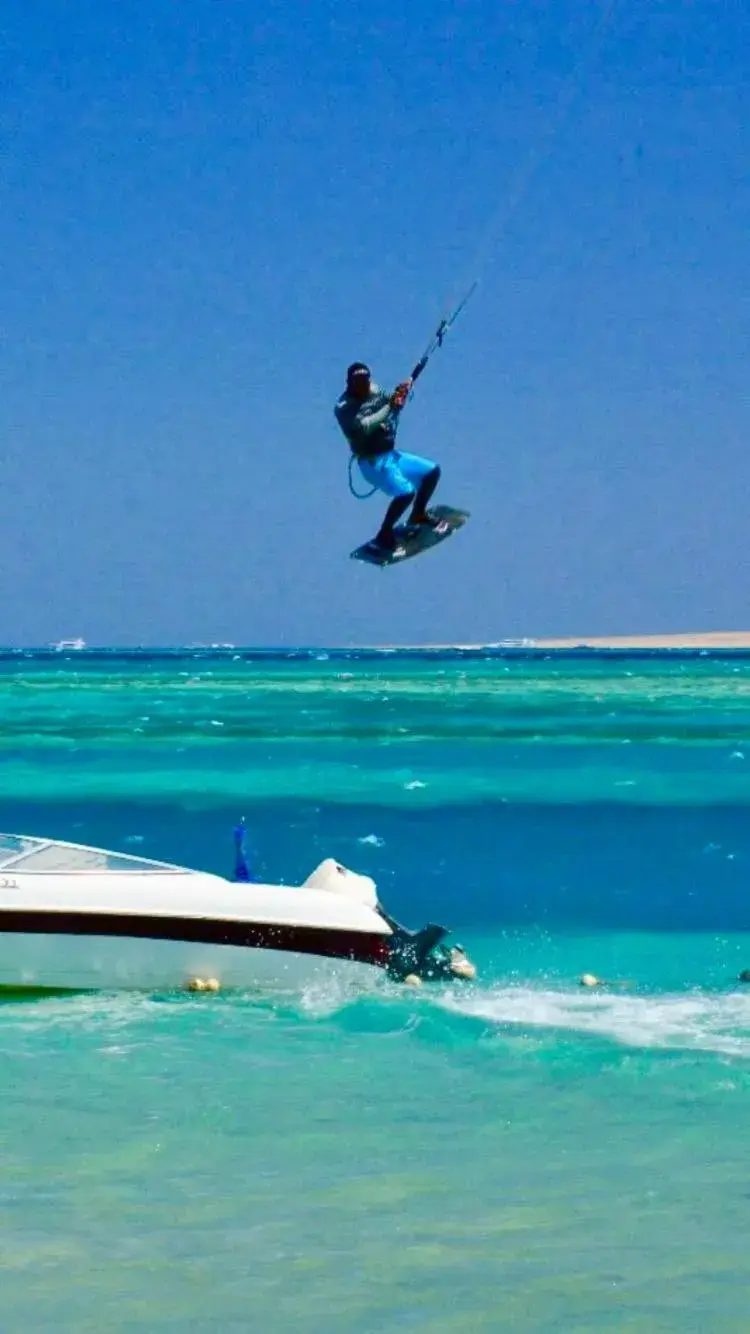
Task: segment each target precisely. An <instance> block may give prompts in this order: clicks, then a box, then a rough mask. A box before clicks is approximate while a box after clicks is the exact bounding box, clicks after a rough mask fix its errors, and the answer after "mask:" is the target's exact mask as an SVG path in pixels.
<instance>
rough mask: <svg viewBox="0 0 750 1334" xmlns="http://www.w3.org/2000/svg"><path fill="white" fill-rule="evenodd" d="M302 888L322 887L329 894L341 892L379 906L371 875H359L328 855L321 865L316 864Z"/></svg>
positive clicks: (373, 906) (368, 904)
mask: <svg viewBox="0 0 750 1334" xmlns="http://www.w3.org/2000/svg"><path fill="white" fill-rule="evenodd" d="M302 888H303V889H322V890H325V892H326V893H328V894H340V895H342V896H343V897H344V898H347V899H354V900H355V901H356V902H357V903H364V904H366V905H367V907H368V908H377V906H378V894H377V889H376V886H375V881H374V880H371V879H370V877H369V875H359V874H358V873H357V872H356V871H350V870H348V868H347V867H346V866H342V865H341V863H340V862H337V861H334V859H333V857H327V858H326V860H325V861H323V862H321V863H320V866H316V868H315V870H314V871H313V873H312V875H309V876H308V877H307V880H306V881H305V883H304V884H303V886H302Z"/></svg>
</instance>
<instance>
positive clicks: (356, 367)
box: [346, 361, 372, 388]
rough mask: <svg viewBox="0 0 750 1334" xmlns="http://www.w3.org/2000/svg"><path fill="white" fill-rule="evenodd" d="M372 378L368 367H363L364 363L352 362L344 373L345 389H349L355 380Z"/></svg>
mask: <svg viewBox="0 0 750 1334" xmlns="http://www.w3.org/2000/svg"><path fill="white" fill-rule="evenodd" d="M365 377H366V378H367V379H368V380H370V379H371V378H372V375H371V371H370V367H369V366H367V365H365V363H364V361H353V362H352V364H351V366H349V368H348V369H347V372H346V383H347V387H349V388H351V386H352V385H353V384H354V381H355V380H359V379H365Z"/></svg>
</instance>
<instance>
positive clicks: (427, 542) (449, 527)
mask: <svg viewBox="0 0 750 1334" xmlns="http://www.w3.org/2000/svg"><path fill="white" fill-rule="evenodd" d="M427 513H428V514H429V515H430V518H432V519H436V520H437V524H438V526H437V527H436V528H431V527H429V526H428V525H427V524H421V525H419V526H417V527H414V528H410V527H409V526H408V524H406V525H404V524H400V525H398V526H397V527H396V528H394V530H393V531H394V533H395V535H396V546H395V548H394V550H393V551H383V550H381V549H380V548H378V547H377V546H374V545H373V543H372V541H370V542H365V543H364V545H363V546H361V547H357V549H356V551H352V552H351V553H350V554H351V559H352V560H361V561H364V562H365V564H367V565H379V566H380V568H381V569H385V567H386V565H400V564H401V562H402V561H404V560H411V558H412V556H419V555H421V553H422V552H423V551H429V550H430V549H431V548H432V547H437V546H440V543H441V542H444V541H445V539H446V538H447V537H452V535H453V533H455V532H458V529H459V528H463V526H464V524H465V523H466V520H467V519H468V518H469V514H468V512H467V511H466V510H454V509H452V508H451V506H450V505H436V506H435V508H434V509H431V510H428V511H427Z"/></svg>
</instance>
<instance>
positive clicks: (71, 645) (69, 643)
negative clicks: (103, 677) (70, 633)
mask: <svg viewBox="0 0 750 1334" xmlns="http://www.w3.org/2000/svg"><path fill="white" fill-rule="evenodd" d="M85 647H86V640H85V639H61V640H60V642H59V644H50V648H52V649H54V650H55V653H65V652H67V651H68V650H72V651H73V652H74V653H80V651H81V649H84V648H85Z"/></svg>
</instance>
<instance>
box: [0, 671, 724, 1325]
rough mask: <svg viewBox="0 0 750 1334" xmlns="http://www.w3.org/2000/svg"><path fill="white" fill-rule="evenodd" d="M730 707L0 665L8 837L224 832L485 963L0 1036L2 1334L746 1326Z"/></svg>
mask: <svg viewBox="0 0 750 1334" xmlns="http://www.w3.org/2000/svg"><path fill="white" fill-rule="evenodd" d="M748 700H750V664H748V663H746V662H745V661H744V660H736V659H731V660H729V661H721V660H714V659H710V658H709V659H706V658H700V659H699V658H695V659H693V660H688V661H685V660H684V659H680V658H678V659H670V660H669V661H667V662H666V663H665V662H663V661H662V660H661V659H657V660H654V659H645V660H643V661H640V660H637V659H631V658H625V659H624V660H621V659H615V660H613V659H611V658H609V659H607V658H605V659H601V658H594V659H593V660H591V661H589V660H585V661H581V660H576V659H574V660H569V661H560V660H557V659H555V660H554V661H552V662H544V661H542V660H538V659H536V658H532V659H528V660H524V659H519V658H514V659H512V660H510V661H508V660H505V659H503V658H502V657H496V658H495V659H494V660H488V659H486V658H484V659H483V658H477V657H471V656H469V657H467V656H466V655H464V656H458V657H456V658H455V659H451V658H450V657H446V656H445V655H443V656H440V657H437V658H430V659H428V660H427V661H424V660H422V659H420V658H419V657H416V658H411V659H409V660H408V661H402V660H400V659H397V658H396V659H394V658H393V657H392V656H389V657H388V658H387V659H385V660H384V659H381V658H377V657H375V658H373V657H369V658H368V659H367V660H365V661H364V662H362V661H357V660H355V659H354V658H350V659H347V660H342V659H341V658H340V657H337V656H336V655H329V657H328V658H327V659H324V660H322V661H316V660H315V658H314V657H310V656H304V655H303V656H300V658H299V659H298V660H297V661H294V662H283V661H280V660H279V659H278V657H277V658H272V659H270V660H267V661H253V660H249V661H248V660H247V659H246V658H243V657H240V658H238V659H236V660H234V659H233V657H232V656H231V655H224V656H215V657H213V658H211V657H207V656H205V655H199V656H198V657H191V658H187V657H185V658H182V659H181V658H179V657H177V656H172V657H169V658H166V657H164V658H161V659H157V660H148V659H136V660H135V661H132V660H131V661H122V660H121V659H119V658H104V659H103V660H100V661H97V662H93V663H89V662H88V661H87V660H86V659H85V658H82V655H71V659H70V660H69V661H68V662H65V661H61V660H60V659H59V658H52V659H50V658H41V659H38V660H33V659H24V660H21V661H19V660H18V659H17V658H12V659H9V660H6V661H5V662H4V663H2V664H0V718H2V720H3V721H2V729H1V730H0V827H3V828H6V829H11V830H23V831H24V832H29V833H49V834H52V835H53V836H60V837H69V838H73V839H76V840H80V841H91V842H100V843H103V844H104V845H106V846H112V847H119V848H122V849H123V850H125V851H141V852H143V853H144V854H145V855H152V856H159V857H165V858H168V859H169V858H174V859H176V860H184V861H185V862H186V863H188V864H191V865H203V866H206V867H209V868H211V869H217V870H225V871H227V872H228V871H229V870H230V868H231V828H232V825H233V823H234V821H235V820H236V817H237V816H238V815H239V814H243V813H244V814H245V815H246V816H247V817H248V821H249V824H250V829H251V835H252V844H253V854H254V860H255V870H256V873H257V874H263V875H268V876H278V877H279V878H283V879H286V880H289V881H292V880H294V879H296V878H299V877H300V876H304V875H305V874H307V873H308V872H309V871H310V870H311V869H312V867H313V866H314V865H315V863H316V862H317V861H318V860H320V858H321V857H322V856H324V855H329V854H332V855H335V856H337V857H339V858H341V859H342V860H343V861H344V862H346V863H347V864H349V865H351V866H354V867H355V868H357V869H362V870H365V871H368V872H369V873H371V874H373V875H375V877H376V879H377V880H378V883H379V885H380V887H381V891H382V894H383V898H384V900H385V901H386V903H387V904H388V906H389V907H390V908H391V909H392V910H393V911H394V912H396V914H397V915H399V916H400V917H402V918H403V919H405V920H406V921H408V922H409V923H410V924H413V925H420V924H421V923H422V922H423V921H424V920H427V919H428V918H431V919H433V920H439V921H444V922H445V924H446V925H448V926H451V927H453V928H454V929H455V930H456V931H457V932H458V935H459V938H460V939H461V941H462V943H463V944H465V945H466V946H467V948H468V949H469V951H470V953H471V955H472V957H474V958H475V960H476V961H477V963H478V965H479V969H480V980H479V982H478V984H477V985H476V986H475V987H455V988H440V987H438V988H429V989H428V988H425V989H424V990H422V991H421V992H407V991H403V990H399V989H397V988H394V987H392V986H389V985H383V986H382V987H381V988H380V989H379V990H378V992H377V993H376V994H375V995H362V994H358V993H357V992H356V991H344V990H340V989H338V988H337V987H335V986H333V985H332V984H331V983H330V981H329V980H328V979H327V977H326V975H325V973H324V972H321V976H320V979H319V981H318V983H317V985H315V986H312V987H310V988H309V989H308V990H307V991H306V992H304V993H301V994H298V995H294V994H292V995H283V996H282V995H279V996H253V995H242V996H229V995H226V996H218V997H209V996H191V997H188V996H164V997H127V996H126V997H117V996H114V997H80V998H75V999H68V1000H64V1001H63V1000H47V1001H41V1002H35V1003H29V1004H15V1003H14V1004H6V1005H5V1006H3V1007H2V1010H1V1011H0V1018H1V1019H2V1031H1V1035H0V1043H1V1044H2V1056H3V1068H4V1071H5V1072H6V1079H5V1086H4V1097H3V1102H2V1107H1V1108H0V1132H1V1133H2V1144H3V1150H4V1152H3V1155H2V1159H0V1217H1V1219H2V1237H3V1278H2V1287H1V1288H0V1315H2V1321H1V1322H0V1328H2V1330H3V1334H5V1331H6V1330H7V1331H8V1332H9V1334H15V1331H16V1330H19V1331H20V1330H21V1329H24V1330H26V1329H29V1328H31V1329H35V1330H50V1331H52V1330H55V1331H68V1330H70V1331H73V1330H75V1331H81V1330H83V1331H86V1330H92V1331H93V1330H97V1331H99V1330H101V1329H103V1328H106V1329H108V1330H110V1329H111V1330H117V1331H131V1330H159V1331H161V1330H165V1331H168V1330H172V1329H174V1330H177V1329H178V1328H179V1329H180V1330H181V1331H184V1330H186V1329H187V1330H196V1331H201V1330H206V1331H207V1330H222V1331H224V1330H237V1331H240V1330H245V1329H248V1328H256V1327H257V1328H263V1327H266V1328H272V1329H274V1330H277V1329H278V1330H284V1329H289V1330H295V1331H303V1332H307V1331H309V1332H310V1334H313V1332H314V1334H317V1332H318V1331H320V1332H321V1334H323V1331H326V1332H328V1331H333V1332H334V1334H338V1332H339V1331H341V1334H350V1331H351V1332H352V1334H354V1332H355V1331H356V1332H357V1334H359V1332H360V1331H372V1332H373V1334H374V1332H375V1331H383V1332H384V1334H385V1331H390V1330H401V1329H403V1330H409V1331H411V1330H413V1331H419V1332H420V1334H423V1332H425V1334H426V1332H428V1331H430V1332H431V1331H436V1332H437V1331H440V1332H441V1334H443V1332H444V1331H445V1332H446V1334H452V1331H459V1330H460V1331H475V1330H481V1329H488V1330H497V1329H508V1330H513V1331H519V1332H520V1334H525V1332H526V1331H529V1334H531V1332H532V1331H533V1332H534V1334H536V1332H537V1331H560V1330H566V1331H567V1330H575V1331H579V1330H580V1331H588V1330H591V1331H595V1330H596V1331H599V1330H603V1329H617V1330H637V1331H660V1330H665V1331H668V1330H670V1331H671V1330H677V1329H680V1330H681V1331H684V1330H696V1331H698V1330H700V1331H705V1330H722V1331H733V1330H738V1331H739V1330H740V1329H741V1328H744V1325H745V1323H746V1312H745V1306H746V1302H745V1293H746V1285H747V1281H748V1277H750V1275H749V1273H748V1271H749V1269H750V1264H749V1262H748V1260H747V1257H746V1246H745V1244H744V1236H745V1232H746V1228H747V1224H748V1216H749V1214H750V1186H748V1184H747V1157H748V1153H747V1148H746V1143H747V1136H746V1125H747V1103H748V1094H749V1092H750V989H748V990H747V991H745V990H744V989H743V988H742V987H741V986H740V985H738V984H737V982H736V978H737V974H738V972H739V971H740V970H741V968H743V967H750V938H749V937H748V936H747V935H746V934H745V932H746V929H747V918H748V912H747V902H748V900H747V883H748V877H747V871H748V859H749V858H750V833H748V830H750V821H748V818H747V814H748V812H747V802H748V790H747V782H748V780H747V777H746V769H747V764H748V763H750V743H749V741H748V738H749V737H750V712H748ZM217 724H220V725H217ZM138 728H141V729H142V730H140V731H139V730H137V729H138ZM745 747H747V756H748V760H747V761H746V760H745ZM583 972H592V973H595V974H597V975H598V976H599V977H600V978H602V979H605V980H606V981H607V982H608V984H609V985H608V986H607V987H606V988H605V989H602V990H594V991H589V990H585V989H582V988H581V987H580V986H579V985H578V978H579V976H580V974H581V973H583Z"/></svg>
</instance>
